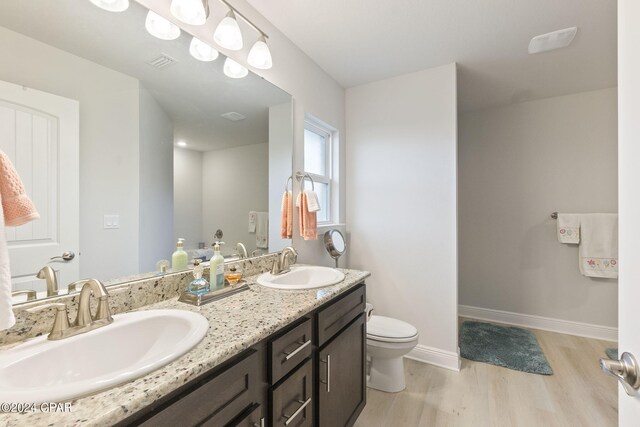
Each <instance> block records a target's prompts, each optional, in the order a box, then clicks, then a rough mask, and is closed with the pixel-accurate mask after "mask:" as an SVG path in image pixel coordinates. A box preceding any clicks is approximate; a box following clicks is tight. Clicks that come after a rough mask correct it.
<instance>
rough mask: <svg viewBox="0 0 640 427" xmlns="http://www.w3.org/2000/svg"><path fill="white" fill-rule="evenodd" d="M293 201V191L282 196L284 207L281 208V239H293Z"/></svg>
mask: <svg viewBox="0 0 640 427" xmlns="http://www.w3.org/2000/svg"><path fill="white" fill-rule="evenodd" d="M292 202H293V201H292V200H291V191H285V192H284V194H283V195H282V207H281V208H280V211H281V216H282V222H281V224H280V237H282V238H283V239H291V238H292V237H293V203H292Z"/></svg>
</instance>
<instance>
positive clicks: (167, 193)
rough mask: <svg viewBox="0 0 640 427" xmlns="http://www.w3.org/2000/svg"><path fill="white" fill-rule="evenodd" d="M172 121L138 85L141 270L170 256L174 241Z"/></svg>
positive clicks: (154, 265) (150, 269)
mask: <svg viewBox="0 0 640 427" xmlns="http://www.w3.org/2000/svg"><path fill="white" fill-rule="evenodd" d="M172 207H173V122H172V121H171V118H170V117H169V116H168V115H167V113H166V112H165V111H164V110H163V109H162V107H160V105H158V102H157V101H156V100H155V98H154V97H153V96H152V95H151V93H149V91H147V90H146V89H145V88H143V87H142V86H141V87H140V267H139V271H140V272H146V271H155V270H156V263H157V262H158V261H159V260H161V259H170V256H171V254H172V253H173V251H174V250H175V245H174V243H175V242H174V241H173V209H172Z"/></svg>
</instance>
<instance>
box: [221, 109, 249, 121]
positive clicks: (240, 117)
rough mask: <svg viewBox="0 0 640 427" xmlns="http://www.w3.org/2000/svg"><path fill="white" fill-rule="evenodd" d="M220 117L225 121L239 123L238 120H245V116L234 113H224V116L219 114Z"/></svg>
mask: <svg viewBox="0 0 640 427" xmlns="http://www.w3.org/2000/svg"><path fill="white" fill-rule="evenodd" d="M220 116H221V117H224V118H225V119H227V120H231V121H232V122H239V121H240V120H244V119H246V118H247V116H243V115H242V114H240V113H236V112H235V111H231V112H229V113H224V114H221V115H220Z"/></svg>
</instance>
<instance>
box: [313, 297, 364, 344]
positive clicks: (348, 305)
mask: <svg viewBox="0 0 640 427" xmlns="http://www.w3.org/2000/svg"><path fill="white" fill-rule="evenodd" d="M364 289H365V288H364V285H362V286H360V287H359V288H357V289H356V290H355V291H352V292H350V293H349V294H347V295H345V296H344V297H342V298H341V299H339V300H338V301H336V302H334V303H333V304H331V305H330V306H329V307H327V308H325V309H323V310H322V311H320V312H319V313H318V346H321V345H323V344H324V343H326V342H327V341H328V340H330V339H331V338H332V337H333V336H334V335H335V334H336V333H338V332H339V331H340V330H341V329H342V328H344V327H345V326H347V325H348V324H349V323H350V322H351V321H352V320H353V319H355V318H356V317H358V315H359V314H360V313H362V312H363V311H364V307H365V294H364Z"/></svg>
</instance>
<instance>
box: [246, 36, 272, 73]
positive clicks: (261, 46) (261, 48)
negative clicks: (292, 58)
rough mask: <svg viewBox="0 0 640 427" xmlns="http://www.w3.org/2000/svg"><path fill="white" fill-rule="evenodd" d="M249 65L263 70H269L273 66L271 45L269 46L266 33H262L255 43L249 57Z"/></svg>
mask: <svg viewBox="0 0 640 427" xmlns="http://www.w3.org/2000/svg"><path fill="white" fill-rule="evenodd" d="M247 62H248V63H249V65H251V66H252V67H255V68H259V69H261V70H268V69H269V68H271V67H272V66H273V61H272V60H271V52H270V51H269V46H267V40H266V37H265V36H264V34H262V35H260V37H259V38H258V40H257V41H256V42H255V43H254V44H253V46H252V47H251V50H250V51H249V56H248V57H247Z"/></svg>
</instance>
